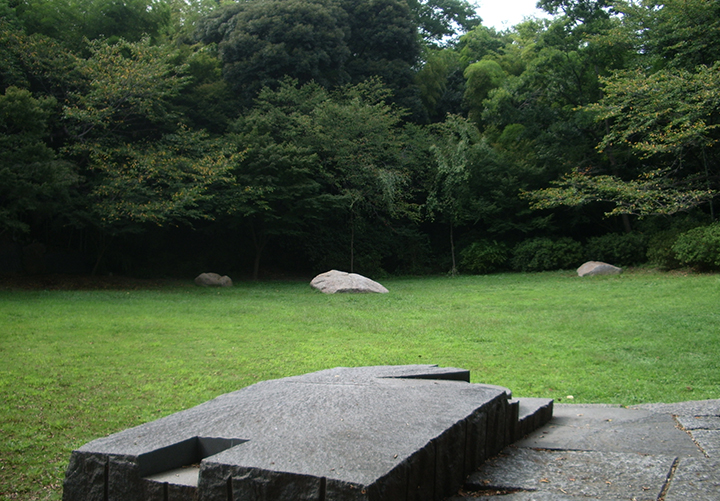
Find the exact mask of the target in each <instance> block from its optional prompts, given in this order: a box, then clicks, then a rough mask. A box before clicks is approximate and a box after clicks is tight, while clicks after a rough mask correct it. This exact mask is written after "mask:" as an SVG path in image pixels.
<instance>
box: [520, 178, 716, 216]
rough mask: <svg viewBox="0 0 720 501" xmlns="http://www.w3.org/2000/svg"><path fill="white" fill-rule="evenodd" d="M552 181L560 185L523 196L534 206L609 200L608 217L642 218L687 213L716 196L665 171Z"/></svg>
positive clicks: (573, 205) (576, 204)
mask: <svg viewBox="0 0 720 501" xmlns="http://www.w3.org/2000/svg"><path fill="white" fill-rule="evenodd" d="M552 184H554V185H555V186H557V187H556V188H543V189H540V190H536V191H534V192H528V193H525V194H524V195H523V196H525V197H526V198H528V199H530V200H531V207H532V208H534V209H547V208H553V207H558V206H560V205H565V206H569V207H579V206H582V205H585V204H588V203H591V202H609V203H611V204H614V208H613V209H612V210H610V211H608V212H606V213H605V215H606V216H612V215H618V214H632V215H636V216H640V217H645V216H651V215H672V214H677V213H679V212H687V211H689V210H691V209H693V208H695V207H697V206H698V205H701V204H703V203H706V202H707V201H708V200H711V199H712V198H713V196H714V192H712V191H710V190H707V189H688V188H687V187H684V186H681V187H677V186H675V185H674V183H673V181H672V180H671V179H670V178H669V177H668V176H667V175H666V171H663V170H656V171H652V172H648V173H646V174H643V175H642V176H641V177H640V178H639V179H636V180H631V181H623V180H621V179H619V178H618V177H616V176H607V175H604V176H590V175H587V174H585V173H584V172H578V171H576V172H573V173H572V174H569V175H566V176H565V177H563V178H562V179H560V180H558V181H553V182H552Z"/></svg>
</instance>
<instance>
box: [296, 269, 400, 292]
mask: <svg viewBox="0 0 720 501" xmlns="http://www.w3.org/2000/svg"><path fill="white" fill-rule="evenodd" d="M310 285H311V286H312V287H314V288H315V289H317V290H319V291H320V292H324V293H325V294H335V293H336V292H378V293H381V294H387V293H388V292H389V291H388V290H387V289H386V288H385V287H383V286H382V285H380V284H379V283H377V282H375V281H373V280H370V279H369V278H367V277H364V276H362V275H358V274H357V273H347V272H344V271H337V270H330V271H328V272H326V273H321V274H320V275H318V276H316V277H315V278H313V279H312V281H311V282H310Z"/></svg>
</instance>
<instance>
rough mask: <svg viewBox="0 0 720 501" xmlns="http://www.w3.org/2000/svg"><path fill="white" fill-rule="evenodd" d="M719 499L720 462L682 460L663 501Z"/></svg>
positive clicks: (695, 459) (707, 500) (713, 500)
mask: <svg viewBox="0 0 720 501" xmlns="http://www.w3.org/2000/svg"><path fill="white" fill-rule="evenodd" d="M718 499H720V461H716V460H708V459H697V458H683V459H681V460H680V461H679V462H678V465H677V469H676V470H675V473H674V474H673V477H672V481H671V482H670V487H669V488H668V490H667V493H666V495H665V501H688V500H692V501H717V500H718Z"/></svg>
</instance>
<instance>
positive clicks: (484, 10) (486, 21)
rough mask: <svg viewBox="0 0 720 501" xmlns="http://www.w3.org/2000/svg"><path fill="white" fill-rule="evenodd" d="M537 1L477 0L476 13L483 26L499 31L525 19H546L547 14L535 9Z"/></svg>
mask: <svg viewBox="0 0 720 501" xmlns="http://www.w3.org/2000/svg"><path fill="white" fill-rule="evenodd" d="M536 3H537V0H477V4H478V9H477V12H478V14H479V15H480V17H481V18H482V24H483V26H487V27H494V28H495V29H496V30H498V31H501V30H505V29H507V28H510V27H512V26H515V25H516V24H518V23H519V22H520V21H522V20H523V18H525V17H539V18H542V17H546V18H549V17H550V16H549V15H548V13H547V12H545V11H542V10H539V9H536V8H535V4H536Z"/></svg>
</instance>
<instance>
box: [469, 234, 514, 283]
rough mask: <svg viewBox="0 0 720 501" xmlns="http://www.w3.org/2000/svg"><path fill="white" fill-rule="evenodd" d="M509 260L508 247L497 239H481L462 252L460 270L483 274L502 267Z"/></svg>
mask: <svg viewBox="0 0 720 501" xmlns="http://www.w3.org/2000/svg"><path fill="white" fill-rule="evenodd" d="M507 261H508V247H507V245H505V244H503V243H498V242H496V241H495V240H479V241H477V242H473V243H472V244H470V245H468V246H467V247H465V248H464V249H463V250H462V251H461V252H460V270H461V271H465V272H468V273H475V274H479V275H481V274H483V273H491V272H493V271H497V270H499V269H501V268H502V267H503V266H504V265H505V263H507Z"/></svg>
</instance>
